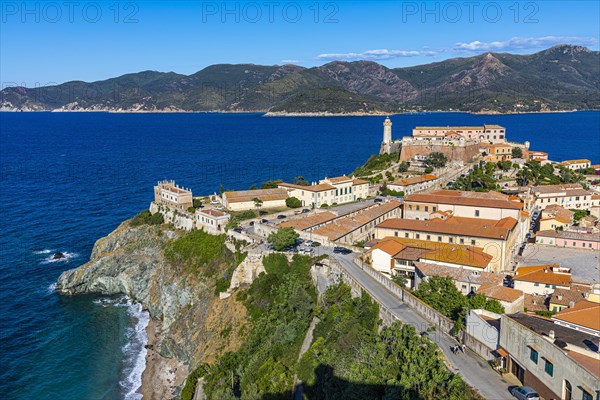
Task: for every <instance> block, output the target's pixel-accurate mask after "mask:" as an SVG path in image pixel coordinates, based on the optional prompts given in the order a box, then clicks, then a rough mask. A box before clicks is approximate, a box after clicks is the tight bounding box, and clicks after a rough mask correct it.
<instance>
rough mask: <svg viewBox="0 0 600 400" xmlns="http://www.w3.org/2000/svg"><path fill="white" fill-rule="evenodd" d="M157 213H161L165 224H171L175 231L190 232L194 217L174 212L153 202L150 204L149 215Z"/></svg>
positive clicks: (185, 212)
mask: <svg viewBox="0 0 600 400" xmlns="http://www.w3.org/2000/svg"><path fill="white" fill-rule="evenodd" d="M157 212H160V213H162V215H163V217H164V218H165V223H170V224H173V225H174V226H175V228H177V229H183V230H186V231H191V230H192V229H193V228H194V224H195V222H194V215H193V214H191V213H189V212H187V211H179V210H174V209H172V208H170V207H167V206H165V205H163V204H157V203H156V202H154V201H153V202H152V203H150V213H151V214H155V213H157Z"/></svg>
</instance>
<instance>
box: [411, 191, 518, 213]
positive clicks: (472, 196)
mask: <svg viewBox="0 0 600 400" xmlns="http://www.w3.org/2000/svg"><path fill="white" fill-rule="evenodd" d="M404 201H405V202H418V203H435V204H451V205H463V206H476V207H489V208H502V209H512V210H520V209H522V208H523V203H521V202H516V201H511V200H509V199H508V196H506V195H504V194H501V193H497V192H487V193H486V192H463V191H459V190H434V191H432V192H429V193H415V194H411V195H409V196H406V198H405V199H404Z"/></svg>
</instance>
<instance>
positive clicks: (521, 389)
mask: <svg viewBox="0 0 600 400" xmlns="http://www.w3.org/2000/svg"><path fill="white" fill-rule="evenodd" d="M510 394H512V395H513V396H515V397H516V398H517V399H519V400H540V395H539V394H538V392H536V391H535V390H534V389H533V388H531V387H529V386H517V387H515V388H512V390H511V391H510Z"/></svg>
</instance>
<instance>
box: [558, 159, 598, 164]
mask: <svg viewBox="0 0 600 400" xmlns="http://www.w3.org/2000/svg"><path fill="white" fill-rule="evenodd" d="M589 162H591V161H590V160H588V159H587V158H580V159H579V160H565V161H563V162H560V163H558V165H571V164H583V163H589Z"/></svg>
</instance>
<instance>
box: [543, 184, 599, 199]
mask: <svg viewBox="0 0 600 400" xmlns="http://www.w3.org/2000/svg"><path fill="white" fill-rule="evenodd" d="M531 190H532V191H533V193H534V194H535V195H536V196H537V195H540V194H554V193H563V192H566V193H567V195H571V194H575V195H578V194H583V195H585V194H591V192H589V191H587V190H585V189H583V187H582V186H581V185H580V184H578V183H565V184H560V185H543V186H532V187H531Z"/></svg>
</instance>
